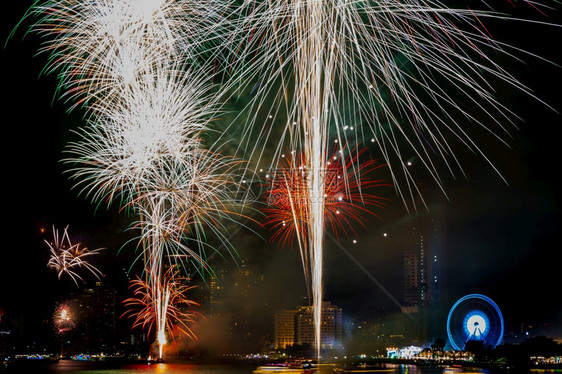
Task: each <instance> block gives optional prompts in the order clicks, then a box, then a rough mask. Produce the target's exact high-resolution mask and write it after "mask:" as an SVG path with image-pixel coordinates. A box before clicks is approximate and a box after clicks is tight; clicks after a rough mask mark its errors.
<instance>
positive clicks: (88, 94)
mask: <svg viewBox="0 0 562 374" xmlns="http://www.w3.org/2000/svg"><path fill="white" fill-rule="evenodd" d="M224 7H225V5H223V3H222V2H218V1H215V0H202V1H196V2H179V1H174V0H156V1H155V0H103V1H97V0H86V1H71V0H36V1H35V2H34V4H33V6H32V7H31V8H30V10H29V12H28V16H30V17H32V18H33V19H35V20H36V21H35V22H34V24H33V25H32V27H31V30H32V31H33V32H35V33H38V34H39V35H41V36H44V37H46V38H45V39H44V43H43V46H42V48H41V52H44V53H48V56H49V60H48V64H47V66H46V69H45V71H46V72H47V73H54V72H56V73H57V76H58V78H59V80H60V87H59V90H60V91H61V94H62V96H63V97H67V98H68V99H69V100H72V101H73V102H74V103H73V104H72V105H73V107H74V106H78V105H82V104H86V107H87V108H88V107H89V105H91V102H92V101H95V102H97V103H98V104H99V105H104V102H105V101H106V100H107V99H109V100H112V99H114V98H115V97H118V96H120V95H121V94H122V92H123V90H126V89H127V87H128V85H129V84H130V83H131V82H134V81H135V79H137V78H139V77H142V76H143V75H146V74H150V73H152V72H153V70H154V67H155V66H158V65H161V64H162V63H163V62H165V61H168V60H179V59H181V60H182V61H194V60H196V59H197V56H198V55H199V54H201V53H203V52H206V53H210V52H209V50H211V51H212V50H213V49H214V48H216V46H217V45H220V44H221V43H220V41H219V40H217V38H219V36H220V35H222V33H220V32H218V30H220V28H221V27H224V26H221V25H223V24H224V21H223V20H222V14H223V13H224V10H223V9H224ZM203 45H204V48H203Z"/></svg>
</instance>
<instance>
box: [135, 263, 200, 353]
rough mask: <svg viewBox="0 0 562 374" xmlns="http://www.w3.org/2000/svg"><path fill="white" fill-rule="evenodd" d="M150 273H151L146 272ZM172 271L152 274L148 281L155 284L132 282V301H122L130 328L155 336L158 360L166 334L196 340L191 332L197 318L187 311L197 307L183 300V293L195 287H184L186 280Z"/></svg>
mask: <svg viewBox="0 0 562 374" xmlns="http://www.w3.org/2000/svg"><path fill="white" fill-rule="evenodd" d="M148 271H150V269H148ZM179 275H180V273H179V271H178V270H177V269H176V268H175V267H170V268H168V270H167V271H166V272H165V274H164V275H163V276H161V275H157V274H151V276H149V277H148V278H149V279H151V280H158V281H157V283H153V284H151V283H149V282H146V281H145V280H143V279H141V278H138V277H137V279H135V280H133V281H131V286H130V288H131V289H132V291H133V294H134V297H132V298H129V299H126V300H125V301H124V304H125V306H126V307H127V308H128V310H127V311H126V312H125V313H124V316H128V317H129V318H134V323H133V327H142V328H143V329H146V330H148V331H149V332H154V333H155V335H156V340H157V342H158V346H159V356H160V357H162V348H163V346H164V345H165V344H166V343H167V334H166V331H167V332H168V335H169V336H170V337H171V338H172V339H174V331H176V332H177V331H180V332H181V333H183V334H184V335H186V336H187V337H189V338H191V339H197V336H196V335H195V334H194V333H193V331H192V330H191V328H190V324H191V323H194V322H195V317H196V316H197V315H198V314H197V313H195V312H192V311H190V310H188V309H191V308H193V307H194V306H198V305H199V304H197V303H196V302H195V301H192V300H189V299H187V298H186V296H185V293H186V292H187V291H189V290H191V289H193V288H194V287H192V286H187V285H185V283H184V282H185V278H182V277H180V276H179Z"/></svg>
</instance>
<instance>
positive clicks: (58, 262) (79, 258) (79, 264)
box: [45, 226, 103, 287]
mask: <svg viewBox="0 0 562 374" xmlns="http://www.w3.org/2000/svg"><path fill="white" fill-rule="evenodd" d="M45 243H46V244H47V246H48V247H49V251H50V253H51V256H50V258H49V261H48V262H47V266H48V267H49V268H50V269H52V270H55V271H56V272H57V275H58V278H59V279H61V277H62V276H63V275H67V276H68V277H69V278H70V279H72V281H73V282H74V284H76V287H78V280H80V281H83V279H82V277H81V276H80V275H79V274H78V270H80V269H85V270H87V271H89V272H90V273H92V274H93V275H94V276H95V277H96V278H97V279H100V276H102V275H103V274H102V272H101V271H100V270H98V269H97V268H96V267H95V266H94V265H92V264H90V263H89V262H88V261H89V260H90V257H91V256H95V255H97V254H99V252H100V251H102V248H99V249H94V250H89V249H88V248H86V247H85V246H83V244H82V243H72V242H71V241H70V238H69V236H68V226H66V227H65V228H64V231H63V233H62V235H59V231H58V230H57V229H55V227H54V226H53V241H52V242H49V241H47V240H45Z"/></svg>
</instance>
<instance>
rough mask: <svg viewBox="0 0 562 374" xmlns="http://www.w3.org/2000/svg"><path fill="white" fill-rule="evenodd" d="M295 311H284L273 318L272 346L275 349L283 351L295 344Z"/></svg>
mask: <svg viewBox="0 0 562 374" xmlns="http://www.w3.org/2000/svg"><path fill="white" fill-rule="evenodd" d="M296 314H297V310H296V309H292V310H288V309H284V310H281V311H279V312H277V313H275V316H274V338H273V339H274V342H273V344H274V346H275V348H276V349H285V348H287V347H289V346H291V345H293V344H295V316H296Z"/></svg>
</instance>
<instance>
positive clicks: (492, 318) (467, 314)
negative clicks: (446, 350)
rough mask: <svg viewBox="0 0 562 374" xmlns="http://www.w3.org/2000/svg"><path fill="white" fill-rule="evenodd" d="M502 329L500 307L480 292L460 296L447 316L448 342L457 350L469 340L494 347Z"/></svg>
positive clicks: (499, 339) (500, 337)
mask: <svg viewBox="0 0 562 374" xmlns="http://www.w3.org/2000/svg"><path fill="white" fill-rule="evenodd" d="M503 330H504V323H503V316H502V313H501V311H500V308H499V307H498V306H497V304H496V303H495V302H494V301H493V300H492V299H490V298H489V297H487V296H484V295H480V294H470V295H466V296H464V297H462V298H460V299H459V300H458V301H457V302H456V303H455V304H454V305H453V307H452V308H451V310H450V311H449V316H448V318H447V335H448V336H449V342H450V343H451V345H452V346H453V348H454V349H456V350H458V351H460V350H462V349H464V346H465V344H466V342H468V341H471V340H472V341H482V342H483V343H485V344H486V345H489V346H492V347H495V346H496V345H498V344H499V343H500V342H501V340H502V337H503Z"/></svg>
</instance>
